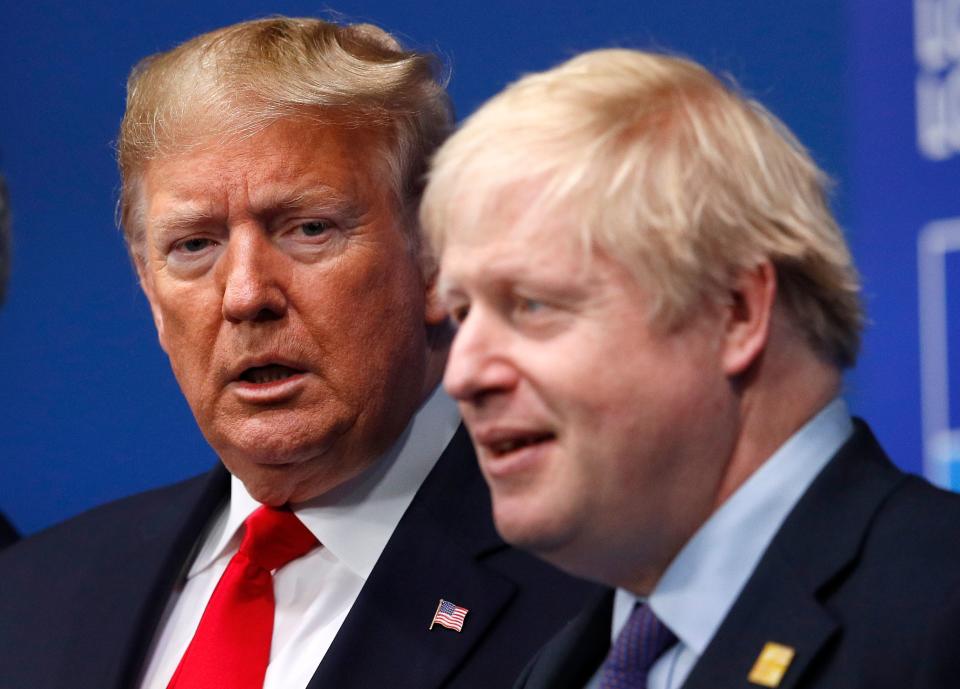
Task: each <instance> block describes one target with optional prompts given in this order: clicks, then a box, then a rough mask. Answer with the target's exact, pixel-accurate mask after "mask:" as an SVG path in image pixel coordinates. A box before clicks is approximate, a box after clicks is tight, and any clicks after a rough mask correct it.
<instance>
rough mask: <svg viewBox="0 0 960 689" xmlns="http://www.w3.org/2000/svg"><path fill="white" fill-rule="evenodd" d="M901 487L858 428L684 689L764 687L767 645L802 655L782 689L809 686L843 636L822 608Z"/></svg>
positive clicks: (899, 478)
mask: <svg viewBox="0 0 960 689" xmlns="http://www.w3.org/2000/svg"><path fill="white" fill-rule="evenodd" d="M902 480H904V476H903V474H901V473H900V472H899V471H898V470H897V469H895V468H894V467H893V465H892V464H891V463H890V462H889V460H888V459H887V458H886V456H885V455H884V453H883V450H882V449H881V448H880V446H879V445H878V444H877V442H876V440H875V439H874V437H873V435H872V434H871V433H870V431H869V430H868V429H867V428H866V426H865V425H864V424H863V423H862V422H859V421H858V422H856V431H855V433H854V435H853V436H852V437H851V439H850V440H849V441H848V442H847V443H846V444H845V445H844V446H843V447H842V448H841V449H840V451H839V452H838V453H837V455H836V456H835V457H834V458H833V459H832V460H831V461H830V463H829V464H828V465H827V466H826V467H825V468H824V470H823V471H822V472H821V474H820V476H818V477H817V479H816V480H815V481H814V483H813V484H812V485H811V486H810V488H809V489H808V490H807V492H806V493H805V494H804V496H803V497H802V498H801V499H800V502H799V503H798V504H797V506H796V507H795V508H794V509H793V511H792V512H791V513H790V516H789V517H788V518H787V521H786V522H785V523H784V525H783V527H781V529H780V531H779V532H778V533H777V535H776V536H775V537H774V540H773V542H772V543H771V544H770V546H769V548H768V549H767V552H766V553H765V554H764V556H763V558H762V559H761V561H760V563H759V565H758V566H757V569H756V571H755V572H754V573H753V575H752V576H751V577H750V579H749V580H748V582H747V584H746V586H745V587H744V590H743V592H742V593H741V594H740V596H739V597H738V598H737V601H736V602H735V603H734V606H733V608H731V610H730V613H729V614H728V615H727V617H726V618H725V619H724V621H723V624H721V626H720V629H718V630H717V633H716V635H715V636H714V638H713V640H712V641H711V642H710V644H709V645H708V647H707V649H706V650H705V652H704V653H703V655H702V656H701V657H700V660H699V661H698V662H697V664H696V665H695V666H694V668H693V671H692V672H691V673H690V675H689V677H688V678H687V681H686V683H684V685H683V687H684V689H715V688H716V687H721V686H722V687H754V688H755V687H757V686H758V685H756V684H751V683H750V682H748V680H747V676H748V674H749V673H750V671H751V668H752V667H753V665H754V663H755V661H756V660H757V657H758V656H759V654H760V652H761V650H762V649H763V647H764V645H765V644H766V643H767V642H774V643H778V644H781V645H784V646H789V647H790V648H792V649H794V651H795V655H794V658H793V660H792V662H791V663H790V665H789V667H788V669H787V671H786V673H785V674H784V676H783V679H782V681H780V683H779V684H778V687H779V689H795V688H797V687H802V686H804V684H803V681H804V676H805V675H806V674H807V671H808V670H811V668H812V666H813V665H815V664H816V662H817V660H818V659H819V658H820V657H822V656H823V655H824V654H827V653H829V648H830V641H831V639H833V638H835V636H836V635H838V634H839V633H842V629H841V627H840V625H839V623H838V621H837V620H835V619H834V618H833V617H832V616H831V615H830V613H829V611H828V610H827V609H826V608H825V607H824V604H823V602H824V600H825V599H826V597H827V596H828V595H829V592H830V590H832V588H833V587H835V586H837V585H838V584H839V583H841V582H842V580H843V578H844V576H845V574H846V572H848V571H849V570H850V567H851V566H852V565H853V564H854V562H855V561H856V558H857V555H858V552H859V550H860V545H861V543H862V542H863V539H864V538H865V536H866V532H867V530H868V529H869V527H870V522H871V520H872V519H873V516H874V514H875V513H876V511H877V509H878V508H879V507H880V505H881V503H882V502H883V500H884V498H885V497H886V496H887V495H889V494H890V493H891V492H892V491H893V490H894V488H895V487H896V486H897V485H898V484H899V483H900V482H901V481H902Z"/></svg>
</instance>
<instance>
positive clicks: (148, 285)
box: [133, 254, 167, 352]
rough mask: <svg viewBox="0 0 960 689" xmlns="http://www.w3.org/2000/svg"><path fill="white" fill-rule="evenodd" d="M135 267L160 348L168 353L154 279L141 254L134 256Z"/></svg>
mask: <svg viewBox="0 0 960 689" xmlns="http://www.w3.org/2000/svg"><path fill="white" fill-rule="evenodd" d="M133 265H134V267H135V268H136V269H137V278H139V280H140V287H141V289H143V293H144V294H145V295H146V297H147V301H148V302H149V303H150V312H151V313H152V314H153V324H154V325H155V326H156V328H157V338H158V339H159V340H160V347H161V349H163V351H164V352H166V351H167V345H166V341H165V339H164V330H163V313H162V312H161V311H160V307H159V306H158V302H157V296H156V292H155V291H154V286H153V277H152V275H151V273H150V270H149V269H148V268H147V265H146V259H145V258H143V257H142V256H140V255H139V254H134V257H133Z"/></svg>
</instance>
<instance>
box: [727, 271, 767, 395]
mask: <svg viewBox="0 0 960 689" xmlns="http://www.w3.org/2000/svg"><path fill="white" fill-rule="evenodd" d="M729 296H730V300H729V302H728V304H727V305H726V306H724V320H725V334H724V346H723V368H724V372H725V373H726V374H727V375H728V376H731V377H733V376H738V375H740V374H741V373H743V372H744V371H746V370H747V369H748V368H750V366H751V365H752V364H753V363H754V362H755V361H756V360H757V359H758V357H759V356H760V355H761V354H762V353H763V350H764V349H765V348H766V346H767V342H768V341H769V339H770V322H771V319H772V317H773V307H774V302H775V301H776V297H777V272H776V270H775V269H774V267H773V264H772V263H770V261H764V262H763V263H760V264H759V265H757V266H756V267H754V268H752V269H750V270H745V271H743V272H742V273H740V274H739V275H738V276H737V278H736V280H735V282H734V284H733V286H732V287H731V291H730V295H729Z"/></svg>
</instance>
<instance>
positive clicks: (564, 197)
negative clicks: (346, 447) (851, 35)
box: [421, 50, 960, 689]
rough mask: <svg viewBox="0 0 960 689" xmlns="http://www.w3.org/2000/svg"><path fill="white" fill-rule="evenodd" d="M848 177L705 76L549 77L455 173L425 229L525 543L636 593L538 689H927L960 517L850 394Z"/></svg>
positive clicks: (467, 379)
mask: <svg viewBox="0 0 960 689" xmlns="http://www.w3.org/2000/svg"><path fill="white" fill-rule="evenodd" d="M825 186H826V180H825V176H824V175H823V173H822V172H821V171H820V170H818V169H817V167H816V165H815V164H814V163H813V161H812V160H811V158H810V156H809V155H808V154H807V152H806V151H805V150H804V149H803V147H802V146H801V145H800V144H799V143H798V142H797V141H796V139H794V137H793V136H792V135H791V134H790V133H789V132H788V131H787V129H786V127H785V126H784V125H783V124H782V123H781V122H779V121H778V120H777V119H776V118H775V117H774V116H773V115H771V114H770V113H769V112H768V111H767V110H765V109H764V108H763V107H762V106H761V105H759V104H758V103H756V102H754V101H751V100H749V99H746V98H745V97H743V96H741V95H740V94H739V93H738V92H737V91H736V90H735V89H734V88H732V87H730V86H728V85H726V84H724V83H723V82H722V81H721V80H719V79H717V78H716V77H714V76H713V75H711V74H710V73H709V72H708V71H707V70H705V69H704V68H702V67H701V66H699V65H697V64H695V63H693V62H691V61H689V60H685V59H681V58H677V57H668V56H664V55H657V54H650V53H644V52H639V51H631V50H601V51H596V52H591V53H586V54H584V55H581V56H579V57H576V58H574V59H572V60H570V61H569V62H567V63H565V64H563V65H560V66H559V67H557V68H555V69H552V70H550V71H547V72H545V73H541V74H533V75H530V76H527V77H525V78H523V79H521V80H520V81H518V82H517V83H515V84H513V85H512V86H510V87H508V88H507V89H506V90H505V91H504V92H503V93H501V94H500V95H498V96H496V97H495V98H493V99H492V100H491V101H490V102H488V103H487V104H485V105H484V106H483V107H481V108H480V110H479V111H477V112H476V113H475V114H474V115H473V116H471V117H470V118H469V119H468V120H467V121H466V123H465V124H464V126H463V127H462V129H461V130H460V131H459V132H458V133H456V134H455V135H454V136H453V137H451V138H450V139H449V140H448V141H447V142H446V143H445V144H444V145H443V146H442V147H441V149H440V151H439V152H438V154H437V155H436V157H435V161H434V164H433V167H432V170H431V172H430V176H429V182H428V185H427V190H426V192H425V196H424V201H423V204H422V206H421V221H422V224H423V226H424V229H425V231H426V232H427V234H428V236H429V237H430V238H431V241H432V243H433V245H434V246H435V247H436V250H437V253H438V255H439V259H440V266H441V268H440V278H439V290H440V293H441V296H442V299H443V300H444V301H445V303H446V305H447V307H448V309H449V310H450V313H451V314H452V316H453V317H454V319H455V320H456V322H457V323H458V330H457V333H456V335H455V338H454V342H453V345H452V348H451V354H450V360H449V362H448V366H447V370H446V374H445V378H444V384H445V387H446V389H447V390H448V392H450V393H451V394H452V395H453V396H454V397H455V398H456V399H457V400H458V401H459V403H460V408H461V412H462V414H463V417H464V420H465V421H466V423H467V426H468V428H469V430H470V433H471V436H472V439H473V441H474V444H475V446H476V449H477V454H478V457H479V461H480V466H481V470H482V471H483V474H484V476H485V478H486V479H487V482H488V484H489V485H490V488H491V493H492V497H493V512H494V520H495V522H496V524H497V527H498V530H499V531H500V533H501V535H503V537H504V538H505V539H506V540H507V541H509V542H511V543H513V544H514V545H517V546H520V547H523V548H525V549H528V550H530V551H531V552H533V553H535V554H537V555H539V556H540V557H542V558H544V559H546V560H547V561H549V562H551V563H553V564H555V565H557V566H559V567H560V568H562V569H564V570H566V571H568V572H571V573H573V574H575V575H578V576H583V577H586V578H590V579H594V580H597V581H599V582H602V583H604V584H606V585H607V586H609V587H610V589H609V590H608V591H607V592H606V593H605V594H604V595H603V596H602V597H601V598H600V599H599V600H597V601H596V602H595V603H594V604H592V605H590V606H588V607H587V608H586V610H585V611H584V612H583V613H582V615H581V616H580V617H579V618H578V619H577V620H576V621H575V622H574V623H573V624H571V625H569V626H568V627H566V628H565V629H564V631H563V632H561V633H560V634H559V635H558V636H557V637H556V638H555V639H554V640H553V641H552V642H551V644H549V645H548V646H547V647H545V648H544V649H543V651H542V652H541V653H540V654H539V655H538V656H537V658H536V659H535V660H534V662H532V663H531V665H530V666H528V669H527V671H526V672H525V673H524V675H523V677H522V678H521V681H520V682H519V683H518V686H522V687H525V688H527V689H546V688H547V687H552V688H560V687H562V688H568V689H574V688H576V689H581V688H582V687H591V688H593V687H602V688H609V687H618V688H626V687H633V688H638V689H639V688H647V687H649V688H650V689H666V688H671V689H675V688H677V687H681V686H682V687H684V689H717V688H720V687H723V688H724V689H727V688H729V687H740V686H744V687H747V686H761V687H781V688H785V687H794V688H799V687H837V688H838V689H839V688H840V687H843V688H844V689H850V688H851V687H863V688H867V687H869V688H870V689H878V688H884V687H890V688H891V689H893V688H897V689H902V687H906V686H909V685H910V682H911V678H912V676H913V672H914V671H915V667H916V663H917V660H918V659H919V658H920V657H921V656H922V655H923V654H924V652H925V648H927V643H926V641H925V634H926V627H927V624H928V622H929V620H930V619H931V616H932V615H933V613H934V612H935V610H936V609H937V608H938V606H939V605H940V604H941V602H942V601H943V600H944V598H945V595H946V592H948V591H949V590H951V589H952V588H953V587H955V586H956V585H957V583H960V557H958V556H957V554H956V548H955V544H956V543H957V542H960V498H958V497H957V496H955V495H952V494H948V493H945V492H942V491H939V490H936V489H934V488H932V487H931V486H929V485H928V484H927V483H925V482H924V481H922V480H920V479H918V478H916V477H912V476H906V475H904V474H903V473H901V472H900V471H899V470H898V469H897V468H896V467H894V465H893V464H892V463H891V462H890V461H889V460H888V459H887V457H886V456H885V454H884V452H883V450H882V449H881V448H880V446H879V445H878V444H877V441H876V440H875V439H874V437H873V435H872V434H871V432H870V431H869V429H868V428H867V426H866V425H865V424H864V423H863V422H861V421H859V420H853V419H851V418H850V416H849V414H848V411H847V408H846V405H845V403H844V401H843V400H842V398H841V397H840V393H841V387H842V371H843V369H844V368H846V367H849V366H851V365H852V364H853V363H854V361H855V358H856V355H857V348H858V344H859V337H860V330H861V326H862V322H863V316H862V312H861V307H860V302H859V281H858V277H857V274H856V271H855V269H854V267H853V265H852V262H851V258H850V255H849V252H848V250H847V247H846V244H845V242H844V239H843V237H842V234H841V232H840V230H839V229H838V227H837V225H836V223H835V221H834V219H833V217H832V215H831V213H830V210H829V208H828V204H827V198H826V192H825Z"/></svg>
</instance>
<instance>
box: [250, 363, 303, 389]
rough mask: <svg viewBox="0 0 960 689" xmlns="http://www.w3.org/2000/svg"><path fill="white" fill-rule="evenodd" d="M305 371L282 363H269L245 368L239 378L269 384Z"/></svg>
mask: <svg viewBox="0 0 960 689" xmlns="http://www.w3.org/2000/svg"><path fill="white" fill-rule="evenodd" d="M302 373H303V371H301V370H300V369H296V368H291V367H290V366H284V365H282V364H267V365H266V366H252V367H250V368H248V369H246V370H244V371H243V372H242V373H241V374H240V376H239V380H240V381H242V382H244V383H250V384H253V385H268V384H270V383H277V382H280V381H284V380H287V379H289V378H293V377H294V376H298V375H301V374H302Z"/></svg>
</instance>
